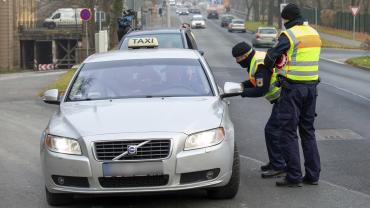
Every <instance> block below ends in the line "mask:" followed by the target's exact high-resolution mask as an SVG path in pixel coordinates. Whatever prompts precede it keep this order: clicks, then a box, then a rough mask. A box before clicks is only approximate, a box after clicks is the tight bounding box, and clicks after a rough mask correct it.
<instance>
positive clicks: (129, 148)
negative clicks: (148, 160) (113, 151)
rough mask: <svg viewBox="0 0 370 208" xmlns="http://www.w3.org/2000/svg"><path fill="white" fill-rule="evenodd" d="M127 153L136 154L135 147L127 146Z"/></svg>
mask: <svg viewBox="0 0 370 208" xmlns="http://www.w3.org/2000/svg"><path fill="white" fill-rule="evenodd" d="M127 153H128V154H129V155H136V154H137V146H135V145H129V146H127Z"/></svg>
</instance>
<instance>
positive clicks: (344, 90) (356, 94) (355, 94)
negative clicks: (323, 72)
mask: <svg viewBox="0 0 370 208" xmlns="http://www.w3.org/2000/svg"><path fill="white" fill-rule="evenodd" d="M320 84H324V85H328V86H330V87H334V88H335V89H338V90H341V91H343V92H346V93H348V94H351V95H354V96H357V97H360V98H362V99H364V100H367V101H370V98H368V97H365V96H363V95H360V94H358V93H355V92H353V91H351V90H347V89H344V88H341V87H338V86H336V85H333V84H330V83H327V82H321V83H320Z"/></svg>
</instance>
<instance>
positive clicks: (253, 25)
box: [245, 21, 277, 33]
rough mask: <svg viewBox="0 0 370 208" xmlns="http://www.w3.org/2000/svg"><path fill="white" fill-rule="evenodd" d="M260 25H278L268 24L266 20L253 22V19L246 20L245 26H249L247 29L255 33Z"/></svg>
mask: <svg viewBox="0 0 370 208" xmlns="http://www.w3.org/2000/svg"><path fill="white" fill-rule="evenodd" d="M258 27H275V28H277V27H276V26H271V25H267V23H266V22H253V21H246V22H245V28H247V30H249V31H251V32H254V33H255V32H256V31H257V28H258Z"/></svg>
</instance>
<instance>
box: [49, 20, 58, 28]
mask: <svg viewBox="0 0 370 208" xmlns="http://www.w3.org/2000/svg"><path fill="white" fill-rule="evenodd" d="M56 27H57V25H56V24H55V23H54V22H51V23H49V25H48V29H55V28H56Z"/></svg>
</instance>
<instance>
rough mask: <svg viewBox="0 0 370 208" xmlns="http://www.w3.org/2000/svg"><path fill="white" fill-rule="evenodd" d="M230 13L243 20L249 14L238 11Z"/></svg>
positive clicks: (232, 10) (234, 10) (231, 10)
mask: <svg viewBox="0 0 370 208" xmlns="http://www.w3.org/2000/svg"><path fill="white" fill-rule="evenodd" d="M230 12H231V13H232V14H234V15H235V16H238V17H239V18H242V19H244V18H245V16H246V15H247V12H245V11H244V12H243V11H239V10H236V9H230Z"/></svg>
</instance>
